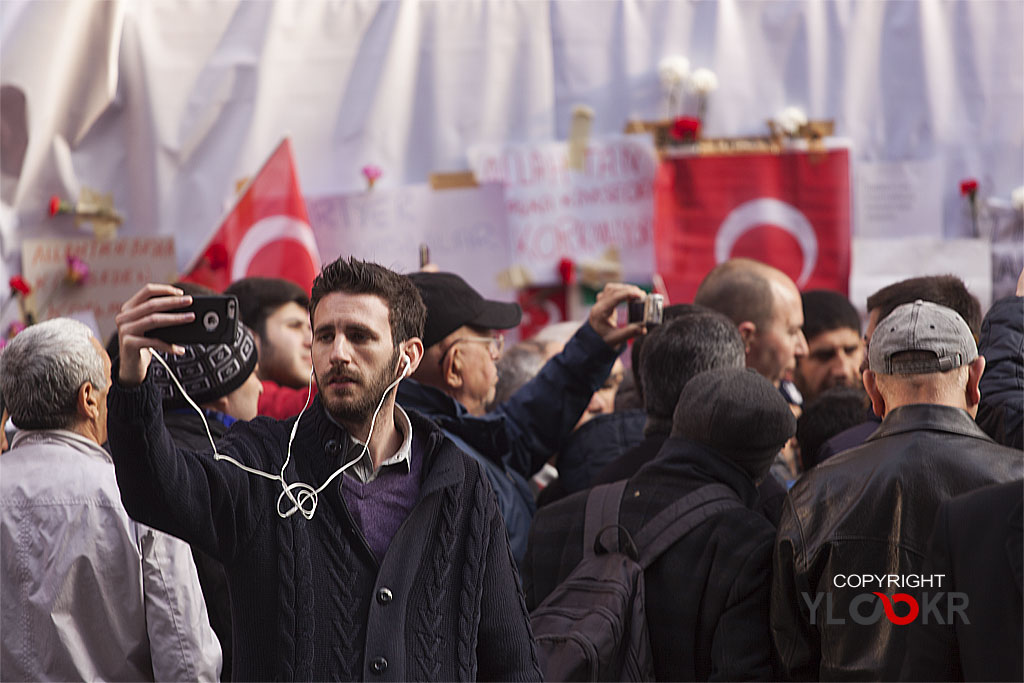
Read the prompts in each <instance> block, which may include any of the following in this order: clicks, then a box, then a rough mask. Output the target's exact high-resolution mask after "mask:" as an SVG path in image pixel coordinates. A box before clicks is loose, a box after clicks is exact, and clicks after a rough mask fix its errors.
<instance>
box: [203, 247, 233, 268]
mask: <svg viewBox="0 0 1024 683" xmlns="http://www.w3.org/2000/svg"><path fill="white" fill-rule="evenodd" d="M206 260H207V262H209V264H210V268H212V269H213V270H220V269H221V268H223V267H225V266H226V265H228V248H227V247H225V246H224V245H223V244H214V245H213V246H211V247H210V249H209V250H208V251H207V252H206Z"/></svg>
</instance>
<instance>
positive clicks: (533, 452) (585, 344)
mask: <svg viewBox="0 0 1024 683" xmlns="http://www.w3.org/2000/svg"><path fill="white" fill-rule="evenodd" d="M617 357H618V350H616V349H612V348H611V347H610V346H608V345H607V344H606V343H605V342H604V340H603V339H601V337H600V335H598V334H597V332H595V331H594V328H592V327H591V326H590V323H585V324H584V325H583V326H582V327H581V328H580V329H579V331H578V332H577V333H576V334H575V335H574V336H573V337H572V339H570V340H569V343H568V344H566V345H565V348H564V349H563V350H562V352H561V353H559V354H558V355H557V356H555V357H554V358H552V359H551V360H549V361H548V362H547V363H546V364H545V365H544V367H543V368H541V371H540V372H539V373H538V374H537V376H536V377H534V378H533V379H532V380H530V381H529V382H527V383H526V384H525V385H523V387H522V388H520V389H519V391H517V392H516V393H515V394H513V395H512V397H511V398H509V399H508V400H507V401H505V402H504V403H502V404H500V405H498V406H497V407H496V408H495V409H494V410H493V411H492V412H490V413H488V414H487V415H483V416H480V417H478V416H475V415H470V414H469V412H468V411H467V410H466V408H465V406H463V405H462V404H461V403H459V402H458V401H456V400H455V399H453V398H451V397H450V396H448V395H446V394H445V393H444V392H442V391H440V390H438V389H435V388H433V387H428V386H426V385H423V384H420V383H419V382H416V381H414V380H405V381H404V382H402V383H401V384H400V385H399V386H398V403H399V404H400V405H401V406H402V407H403V408H405V409H407V410H414V411H416V412H419V413H421V414H422V415H424V416H425V417H427V418H429V419H431V420H433V421H434V422H435V423H436V424H437V425H438V426H439V427H440V428H441V431H442V432H444V434H445V436H447V437H448V438H450V439H451V440H452V441H454V442H455V444H456V445H457V446H458V447H459V448H461V449H462V450H463V451H465V452H466V453H468V454H469V455H470V456H472V457H473V458H474V459H475V460H476V461H477V462H479V463H480V464H481V465H483V468H484V471H485V472H486V474H487V478H488V480H490V482H491V486H492V487H493V488H494V492H495V493H496V494H497V496H498V508H499V509H500V510H501V513H502V515H503V516H504V518H505V527H506V528H507V529H508V536H509V541H510V542H511V544H512V552H513V554H514V555H515V557H516V560H517V561H522V558H523V555H524V554H525V553H526V539H527V535H528V533H529V531H530V522H531V521H532V520H533V513H534V512H535V511H536V509H537V508H536V505H535V504H534V500H533V493H532V492H531V491H530V487H529V485H528V483H527V480H528V479H529V477H531V476H533V474H534V473H535V472H537V471H538V470H539V469H540V468H541V467H543V466H544V463H545V462H547V460H548V459H549V458H550V457H551V456H552V455H553V454H554V453H556V452H558V451H560V450H562V448H563V447H564V446H565V444H566V443H567V442H568V437H569V435H570V433H571V432H572V428H573V427H574V426H576V423H577V422H578V421H579V419H580V415H582V414H583V411H584V410H586V408H587V404H588V403H590V397H591V396H593V394H594V392H595V391H597V390H598V389H599V388H600V387H601V386H602V385H603V384H604V381H605V380H606V379H607V377H608V373H610V372H611V369H612V365H613V364H614V363H615V359H616V358H617Z"/></svg>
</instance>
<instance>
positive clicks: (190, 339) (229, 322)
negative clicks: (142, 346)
mask: <svg viewBox="0 0 1024 683" xmlns="http://www.w3.org/2000/svg"><path fill="white" fill-rule="evenodd" d="M187 312H192V313H195V314H196V318H195V320H193V321H192V322H189V323H184V324H182V325H172V326H170V327H160V328H157V329H155V330H150V331H149V332H146V336H147V337H153V338H154V339H161V340H163V341H165V342H167V343H169V344H184V345H188V344H204V345H206V346H211V345H213V344H230V343H232V342H234V341H235V331H236V328H237V327H238V299H237V298H235V297H234V296H233V295H230V294H217V295H211V296H193V297H192V305H190V306H187V307H185V308H177V309H175V310H173V311H168V313H187Z"/></svg>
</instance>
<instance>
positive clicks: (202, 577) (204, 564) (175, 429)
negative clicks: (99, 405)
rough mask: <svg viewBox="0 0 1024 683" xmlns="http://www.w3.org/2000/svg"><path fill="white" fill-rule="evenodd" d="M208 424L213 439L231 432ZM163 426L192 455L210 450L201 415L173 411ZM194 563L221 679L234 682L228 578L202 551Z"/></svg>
mask: <svg viewBox="0 0 1024 683" xmlns="http://www.w3.org/2000/svg"><path fill="white" fill-rule="evenodd" d="M206 423H207V424H208V425H209V426H210V436H212V437H213V440H214V441H219V440H220V438H221V437H222V436H224V435H225V434H226V433H227V431H228V428H227V427H226V426H224V423H223V422H221V421H220V420H218V419H216V418H214V417H210V416H207V418H206ZM164 424H165V425H166V426H167V432H168V433H169V434H170V435H171V438H172V439H174V443H175V445H177V446H179V447H181V448H187V449H188V450H190V451H205V450H209V448H210V437H209V436H207V435H206V427H204V426H203V421H202V419H201V418H200V417H199V414H198V413H197V412H195V410H193V409H192V408H191V407H189V408H187V409H185V410H172V411H168V412H166V413H164ZM192 559H193V560H194V561H195V563H196V572H197V573H198V574H199V585H200V586H202V589H203V599H204V600H206V611H207V613H208V614H209V615H210V627H211V628H213V632H214V633H216V634H217V639H218V640H220V649H221V651H222V652H223V653H224V664H223V666H221V669H220V679H221V680H222V681H230V680H231V679H232V653H231V650H232V647H233V646H232V642H231V596H230V594H229V593H228V578H227V574H225V573H224V565H222V564H221V563H220V562H219V561H217V560H215V559H213V558H212V557H210V556H209V555H207V554H206V553H204V552H203V551H202V550H200V549H199V548H192Z"/></svg>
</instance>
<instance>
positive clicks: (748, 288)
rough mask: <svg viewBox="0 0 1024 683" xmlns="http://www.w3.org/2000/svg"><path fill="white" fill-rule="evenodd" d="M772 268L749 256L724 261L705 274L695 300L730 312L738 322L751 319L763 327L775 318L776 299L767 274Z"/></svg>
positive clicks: (731, 318)
mask: <svg viewBox="0 0 1024 683" xmlns="http://www.w3.org/2000/svg"><path fill="white" fill-rule="evenodd" d="M768 268H769V266H765V265H764V264H763V263H758V262H757V261H751V260H749V259H733V260H731V261H726V262H725V263H720V264H718V265H717V266H715V267H714V268H712V269H711V272H710V273H708V274H707V275H706V276H705V277H704V280H703V281H702V282H701V283H700V286H699V287H698V288H697V294H696V295H695V296H694V297H693V303H695V304H700V305H701V306H706V307H707V308H710V309H712V310H714V311H718V312H719V313H722V314H724V315H726V316H727V317H728V318H729V319H730V320H732V321H733V323H734V324H736V325H739V324H740V323H742V322H745V321H748V320H749V321H750V322H752V323H754V324H755V325H757V327H758V328H759V329H760V328H761V327H764V326H765V325H766V324H767V323H768V321H769V320H771V317H772V306H773V305H774V301H775V295H774V293H773V292H772V287H771V282H770V281H769V279H768V278H767V277H766V276H765V274H764V273H765V272H766V271H767V269H768Z"/></svg>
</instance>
